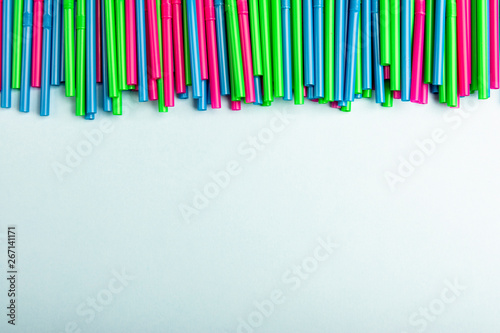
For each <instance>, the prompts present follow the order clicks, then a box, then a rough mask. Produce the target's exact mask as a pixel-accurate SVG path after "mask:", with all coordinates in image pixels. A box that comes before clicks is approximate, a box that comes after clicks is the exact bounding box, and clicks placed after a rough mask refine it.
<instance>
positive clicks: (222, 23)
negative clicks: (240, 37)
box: [215, 0, 231, 96]
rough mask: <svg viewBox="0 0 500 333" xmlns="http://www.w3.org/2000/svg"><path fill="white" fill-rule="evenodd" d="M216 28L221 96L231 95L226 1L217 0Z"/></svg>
mask: <svg viewBox="0 0 500 333" xmlns="http://www.w3.org/2000/svg"><path fill="white" fill-rule="evenodd" d="M215 28H216V31H217V56H218V58H219V76H220V94H221V95H222V96H227V95H229V94H231V91H230V84H229V67H228V59H227V39H226V19H225V15H224V0H215Z"/></svg>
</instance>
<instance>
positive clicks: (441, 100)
mask: <svg viewBox="0 0 500 333" xmlns="http://www.w3.org/2000/svg"><path fill="white" fill-rule="evenodd" d="M445 42H446V38H445ZM446 52H447V51H446V49H445V50H444V64H443V65H444V68H446V57H447V56H446ZM446 80H447V78H446V75H443V84H442V85H440V86H438V87H439V103H446V102H447V100H448V99H447V97H446V92H447V90H448V89H447V87H446V86H447V84H446V83H447V82H446Z"/></svg>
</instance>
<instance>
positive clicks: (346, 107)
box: [340, 102, 351, 112]
mask: <svg viewBox="0 0 500 333" xmlns="http://www.w3.org/2000/svg"><path fill="white" fill-rule="evenodd" d="M340 111H343V112H351V102H346V105H343V106H342V107H341V108H340Z"/></svg>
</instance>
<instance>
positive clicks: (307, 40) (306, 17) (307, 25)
mask: <svg viewBox="0 0 500 333" xmlns="http://www.w3.org/2000/svg"><path fill="white" fill-rule="evenodd" d="M312 1H313V0H303V1H302V7H303V11H302V15H303V16H302V21H303V22H304V23H303V32H302V33H303V38H304V45H303V47H304V85H305V86H306V87H309V86H314V45H313V43H314V37H313V36H314V32H313V4H312Z"/></svg>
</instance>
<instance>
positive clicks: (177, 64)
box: [172, 0, 186, 94]
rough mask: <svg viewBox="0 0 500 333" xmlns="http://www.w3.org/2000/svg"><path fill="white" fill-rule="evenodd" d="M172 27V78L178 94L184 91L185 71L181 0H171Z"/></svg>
mask: <svg viewBox="0 0 500 333" xmlns="http://www.w3.org/2000/svg"><path fill="white" fill-rule="evenodd" d="M172 28H173V43H174V46H173V48H174V50H173V52H174V68H175V70H174V74H175V75H174V80H175V88H176V91H177V93H178V94H181V93H185V92H186V73H185V71H184V36H183V31H182V4H181V0H173V1H172Z"/></svg>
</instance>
